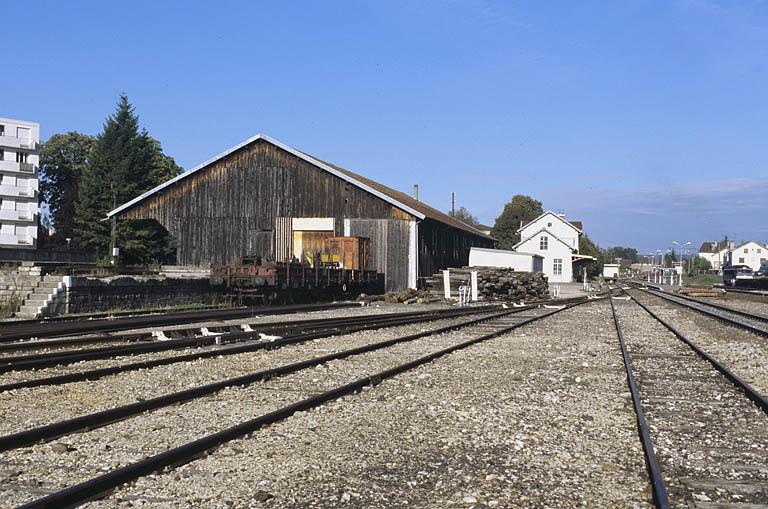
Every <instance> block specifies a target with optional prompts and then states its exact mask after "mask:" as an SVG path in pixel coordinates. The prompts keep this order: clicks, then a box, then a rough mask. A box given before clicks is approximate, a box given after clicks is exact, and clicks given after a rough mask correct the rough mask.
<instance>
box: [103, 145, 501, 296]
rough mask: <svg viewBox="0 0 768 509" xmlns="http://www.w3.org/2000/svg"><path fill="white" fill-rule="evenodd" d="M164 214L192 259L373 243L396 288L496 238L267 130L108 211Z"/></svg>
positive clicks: (278, 256)
mask: <svg viewBox="0 0 768 509" xmlns="http://www.w3.org/2000/svg"><path fill="white" fill-rule="evenodd" d="M108 216H109V217H113V216H116V217H117V218H118V220H119V219H155V220H157V221H158V222H159V223H160V224H162V225H163V226H164V227H165V228H166V229H167V230H168V232H169V233H170V234H171V235H172V236H173V237H174V238H175V239H176V242H177V260H178V263H179V264H182V265H196V266H209V265H210V264H223V263H230V262H234V261H237V260H239V259H240V257H242V256H244V255H260V256H262V257H264V258H265V259H269V260H277V261H285V260H289V259H292V258H300V257H301V253H302V252H303V250H305V249H307V248H308V247H313V246H316V245H317V243H318V242H322V239H323V238H325V237H329V236H350V235H352V236H360V237H367V238H369V239H370V241H371V263H372V264H373V267H374V268H376V269H377V270H378V271H380V272H382V273H384V274H385V281H386V287H387V290H394V289H402V288H406V287H416V285H417V278H418V277H424V276H430V275H432V274H433V273H435V272H436V271H438V270H439V269H443V268H446V267H455V266H462V265H466V264H467V263H468V261H469V249H470V247H472V246H478V247H492V245H493V239H491V237H489V236H488V235H486V234H484V233H482V232H480V231H479V230H476V229H474V228H472V227H471V226H469V225H467V224H465V223H463V222H461V221H458V220H456V219H454V218H453V217H451V216H449V215H448V214H444V213H442V212H440V211H439V210H436V209H434V208H432V207H430V206H428V205H426V204H425V203H423V202H420V201H418V200H417V199H414V198H413V197H411V196H408V195H407V194H405V193H401V192H399V191H395V190H394V189H391V188H389V187H387V186H384V185H382V184H379V183H378V182H374V181H372V180H369V179H367V178H365V177H362V176H360V175H357V174H355V173H352V172H350V171H348V170H345V169H342V168H339V167H337V166H334V165H332V164H330V163H327V162H325V161H322V160H320V159H317V158H315V157H312V156H310V155H308V154H305V153H303V152H300V151H298V150H295V149H293V148H291V147H288V146H287V145H284V144H283V143H280V142H279V141H277V140H274V139H272V138H269V137H268V136H265V135H262V134H259V135H257V136H254V137H253V138H250V139H248V140H246V141H245V142H243V143H241V144H239V145H237V146H235V147H233V148H231V149H229V150H227V151H226V152H224V153H223V154H221V155H218V156H216V157H214V158H213V159H211V160H209V161H206V162H204V163H203V164H201V165H200V166H198V167H196V168H193V169H192V170H190V171H188V172H185V173H183V174H182V175H179V176H178V177H175V178H173V179H171V180H169V181H167V182H165V183H163V184H161V185H159V186H157V187H156V188H154V189H152V190H150V191H148V192H146V193H144V194H142V195H141V196H138V197H137V198H134V199H133V200H131V201H129V202H128V203H125V204H124V205H122V206H120V207H118V208H116V209H115V210H113V211H111V212H110V213H109V214H108Z"/></svg>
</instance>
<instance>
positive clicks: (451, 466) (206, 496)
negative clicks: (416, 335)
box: [41, 302, 650, 507]
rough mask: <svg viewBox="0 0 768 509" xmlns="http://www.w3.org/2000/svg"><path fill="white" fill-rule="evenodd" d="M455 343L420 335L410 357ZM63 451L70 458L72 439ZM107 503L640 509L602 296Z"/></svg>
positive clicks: (296, 387)
mask: <svg viewBox="0 0 768 509" xmlns="http://www.w3.org/2000/svg"><path fill="white" fill-rule="evenodd" d="M449 336H450V337H449ZM459 336H460V337H459ZM466 337H468V335H467V334H466V333H463V334H460V335H456V334H451V335H445V337H440V338H432V339H431V340H430V341H429V342H425V343H421V344H420V347H419V348H418V350H419V353H425V352H427V351H431V350H433V349H437V348H439V347H441V346H445V345H446V342H455V341H457V340H460V339H465V338H466ZM414 346H415V345H410V346H409V347H404V348H400V349H392V350H388V351H387V353H386V354H378V355H376V356H365V358H364V359H363V358H362V357H363V356H361V359H358V361H356V362H349V361H343V362H340V363H332V364H337V365H335V366H329V367H327V368H322V369H317V370H312V371H313V372H314V373H309V372H307V373H303V374H302V375H300V376H296V377H290V378H289V377H286V378H281V379H278V380H275V381H274V382H275V384H272V382H270V383H268V384H259V385H260V386H259V387H258V389H259V390H258V391H255V392H254V393H251V392H249V391H248V389H245V390H244V391H246V392H243V393H239V394H237V396H236V397H234V398H229V399H228V402H227V404H226V405H225V406H222V407H221V411H222V412H226V414H227V415H231V414H237V413H238V411H239V410H241V409H242V408H243V405H245V406H246V407H247V408H248V409H249V410H257V409H260V408H262V404H261V403H257V402H258V401H259V398H260V397H263V395H264V394H265V393H267V392H269V393H270V394H271V398H272V399H273V403H276V402H277V401H276V400H283V398H284V396H285V395H286V394H289V393H290V394H292V398H293V399H294V400H295V399H298V398H299V397H301V395H302V394H303V393H305V392H306V391H310V392H315V391H318V390H322V389H323V388H329V387H330V386H331V385H334V384H337V383H339V382H341V381H342V380H344V379H348V378H349V377H356V376H359V375H361V374H362V373H366V372H371V371H373V370H378V369H380V368H382V367H385V366H387V365H388V364H390V363H392V362H397V363H399V362H403V361H405V360H406V359H408V358H411V357H412V355H414V354H415V353H417V352H415V351H414V348H413V347H414ZM422 347H423V348H422ZM246 402H247V404H246ZM182 408H183V407H182ZM196 413H197V412H196ZM167 418H170V416H167ZM217 420H218V421H219V422H221V421H222V420H226V419H217ZM158 422H162V421H158ZM116 429H117V428H116ZM92 433H93V432H91V433H89V434H88V435H91V434H92ZM167 433H168V431H161V432H159V433H158V434H157V438H159V437H165V436H167ZM86 436H87V435H86ZM118 436H120V434H118ZM136 439H138V436H137V437H134V438H133V440H136ZM121 440H122V439H120V441H121ZM145 440H150V439H149V438H146V439H145ZM71 447H73V451H72V453H76V452H77V451H78V447H79V445H78V444H71ZM42 452H43V451H41V453H42ZM68 454H69V453H68ZM68 463H69V462H68ZM120 505H126V506H127V505H132V506H140V507H142V506H143V507H150V506H151V507H200V506H205V507H261V506H264V507H329V506H337V505H338V506H350V507H407V506H412V505H417V506H421V507H532V506H536V507H545V506H548V507H633V506H634V507H650V504H649V494H648V481H647V476H646V473H645V465H644V461H643V456H642V451H641V447H640V444H639V440H638V438H637V430H636V427H635V421H634V413H633V411H632V408H631V406H630V400H629V398H628V392H627V388H626V380H625V376H624V372H623V365H622V363H621V357H620V355H619V351H618V342H617V339H616V335H615V330H613V328H612V324H611V322H610V313H609V310H608V308H607V305H606V304H605V302H601V303H596V304H591V305H586V306H581V307H578V308H575V309H573V310H566V311H564V312H562V313H560V314H558V315H555V316H554V317H552V318H549V319H545V320H543V321H541V322H536V323H534V324H531V325H528V326H525V327H523V328H521V329H519V330H517V331H514V332H513V333H511V334H509V335H507V336H504V337H501V338H498V339H493V340H490V341H487V342H484V343H482V344H480V345H476V346H473V347H470V348H468V349H465V350H462V351H459V352H456V353H454V354H451V355H449V356H447V357H444V358H442V359H439V360H437V361H435V362H432V363H430V364H428V365H425V366H422V367H420V368H418V369H416V370H413V371H410V372H408V373H405V374H402V375H398V376H397V377H395V378H393V379H391V380H387V381H385V382H383V383H382V384H380V385H378V386H376V387H374V388H371V389H367V390H364V391H363V392H362V393H361V394H359V395H355V396H349V397H345V398H343V399H341V400H338V401H335V402H332V403H329V404H326V405H324V406H322V407H320V408H318V409H315V410H312V411H309V412H302V413H300V414H297V415H295V416H293V417H291V418H289V419H287V420H285V421H282V422H280V423H278V424H276V425H273V426H270V427H269V428H267V429H264V430H262V431H259V432H256V433H254V434H253V435H252V436H251V437H250V438H248V439H243V440H236V441H233V442H230V443H229V444H227V445H225V446H223V447H222V448H220V449H219V450H217V451H215V452H214V453H212V454H211V455H210V456H208V457H206V458H204V459H201V460H198V461H194V462H192V463H190V464H187V465H184V466H181V467H179V468H177V469H175V470H173V471H170V472H168V473H163V474H158V475H154V476H151V477H147V478H143V479H140V480H139V481H137V483H136V484H135V485H133V486H128V487H126V488H124V489H122V490H119V491H117V492H116V493H115V494H113V495H112V496H111V497H110V498H108V499H105V500H102V501H96V502H93V503H91V504H90V506H92V507H115V506H120Z"/></svg>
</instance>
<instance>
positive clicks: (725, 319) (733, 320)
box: [637, 288, 768, 336]
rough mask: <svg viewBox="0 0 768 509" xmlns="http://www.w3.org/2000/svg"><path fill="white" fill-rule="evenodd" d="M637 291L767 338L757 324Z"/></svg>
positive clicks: (672, 298)
mask: <svg viewBox="0 0 768 509" xmlns="http://www.w3.org/2000/svg"><path fill="white" fill-rule="evenodd" d="M637 290H640V291H641V292H645V293H647V294H648V295H652V296H654V297H658V298H659V299H663V300H665V301H667V302H671V303H672V304H677V305H678V306H682V307H684V308H687V309H690V310H691V311H696V312H697V313H701V314H702V315H705V316H708V317H710V318H714V319H715V320H720V321H721V322H725V323H727V324H729V325H735V326H736V327H739V328H741V329H745V330H748V331H750V332H754V333H755V334H759V335H761V336H768V329H763V328H761V327H757V326H756V325H757V324H753V323H747V322H744V321H742V320H738V319H736V318H729V317H727V316H724V315H721V314H719V313H716V312H714V311H708V310H706V309H702V308H700V307H696V306H692V305H690V304H688V303H686V302H681V301H679V300H676V299H675V298H674V297H671V296H669V295H664V294H663V293H658V292H654V291H651V290H646V289H644V288H637ZM697 303H699V304H701V305H702V306H708V305H709V304H706V303H703V302H698V301H697ZM728 312H729V313H733V314H734V315H737V316H741V315H747V316H749V315H750V314H749V313H745V312H744V311H739V312H736V311H728ZM752 319H753V320H756V321H757V319H756V318H752Z"/></svg>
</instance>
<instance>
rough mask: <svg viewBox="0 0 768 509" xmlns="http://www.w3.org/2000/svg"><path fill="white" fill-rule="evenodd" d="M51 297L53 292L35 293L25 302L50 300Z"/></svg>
mask: <svg viewBox="0 0 768 509" xmlns="http://www.w3.org/2000/svg"><path fill="white" fill-rule="evenodd" d="M50 298H51V294H49V293H33V294H32V295H30V296H29V297H27V299H26V300H25V301H24V303H25V304H26V303H27V302H29V303H32V302H43V301H46V300H48V299H50Z"/></svg>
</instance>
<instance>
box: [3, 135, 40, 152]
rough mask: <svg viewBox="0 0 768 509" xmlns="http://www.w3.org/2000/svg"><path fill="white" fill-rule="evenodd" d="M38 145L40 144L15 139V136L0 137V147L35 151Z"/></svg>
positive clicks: (25, 139) (24, 139) (23, 139)
mask: <svg viewBox="0 0 768 509" xmlns="http://www.w3.org/2000/svg"><path fill="white" fill-rule="evenodd" d="M39 145H40V144H39V143H38V142H37V141H35V140H30V139H28V138H17V137H16V136H10V135H7V134H4V135H0V147H6V148H21V149H24V150H37V149H38V148H39Z"/></svg>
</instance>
